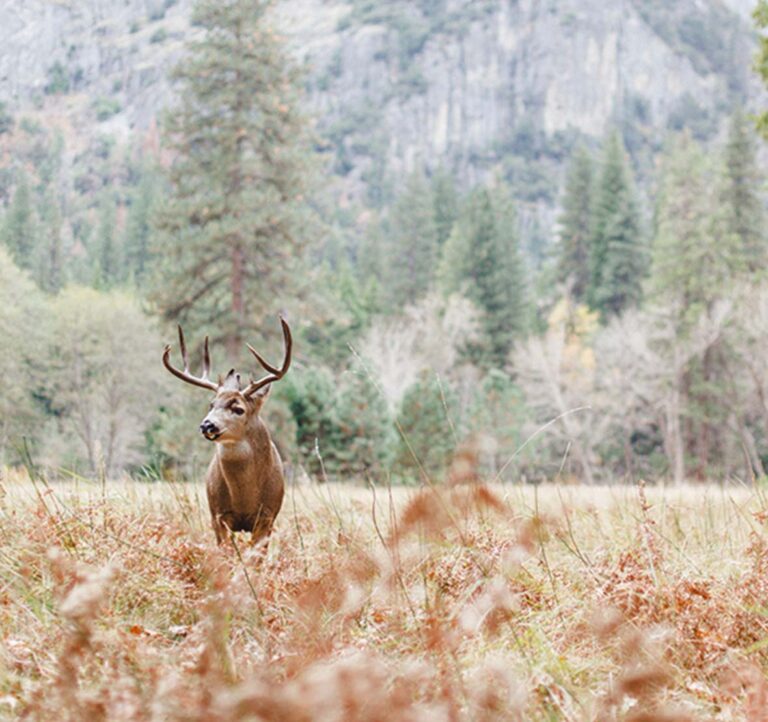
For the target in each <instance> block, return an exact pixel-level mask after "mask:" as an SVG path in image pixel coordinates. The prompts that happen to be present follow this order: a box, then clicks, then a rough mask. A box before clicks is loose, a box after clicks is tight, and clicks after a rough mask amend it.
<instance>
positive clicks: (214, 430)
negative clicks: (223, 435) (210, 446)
mask: <svg viewBox="0 0 768 722" xmlns="http://www.w3.org/2000/svg"><path fill="white" fill-rule="evenodd" d="M200 431H201V432H202V433H204V434H218V433H219V429H218V427H217V426H216V424H212V423H211V422H210V421H203V423H202V424H200Z"/></svg>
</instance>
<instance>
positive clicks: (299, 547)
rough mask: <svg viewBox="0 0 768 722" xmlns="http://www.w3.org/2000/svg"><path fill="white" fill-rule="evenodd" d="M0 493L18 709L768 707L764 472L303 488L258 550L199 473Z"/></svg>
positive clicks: (589, 714)
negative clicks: (617, 481)
mask: <svg viewBox="0 0 768 722" xmlns="http://www.w3.org/2000/svg"><path fill="white" fill-rule="evenodd" d="M1 498H2V525H1V526H0V620H1V621H0V625H1V626H2V638H3V648H2V659H1V661H0V664H1V666H0V710H2V716H3V717H4V718H9V719H13V718H18V717H21V718H25V719H72V720H82V719H88V720H100V719H103V720H144V719H156V720H182V719H184V720H190V719H194V720H240V719H242V720H246V719H247V720H310V719H322V720H400V719H403V720H418V719H429V720H492V719H519V720H539V719H541V720H550V719H552V720H554V719H557V720H559V719H563V720H591V719H601V720H652V719H658V720H661V719H680V720H682V719H697V720H707V719H722V720H742V719H743V720H763V719H766V707H768V687H767V686H766V684H765V681H764V677H763V674H762V667H763V666H764V665H765V663H766V658H765V653H764V650H765V649H766V648H767V647H766V644H767V643H768V616H767V615H766V610H765V608H764V605H765V603H766V600H767V599H768V543H766V536H765V529H764V522H765V520H766V519H767V518H768V503H767V502H766V499H765V498H764V497H763V496H762V494H761V493H759V492H758V491H753V490H747V489H738V488H728V489H723V488H719V487H701V488H682V489H666V490H664V489H653V488H649V489H646V490H642V489H638V488H628V487H612V488H605V487H604V488H583V487H541V488H538V489H536V488H533V487H509V486H508V487H494V488H486V487H480V486H466V487H457V488H454V489H452V490H449V489H441V490H439V492H436V491H432V490H426V491H421V492H418V491H415V490H407V489H404V488H395V489H392V490H391V492H390V491H389V490H387V489H382V488H379V489H377V490H376V494H375V496H374V494H373V493H372V491H371V490H368V489H365V488H363V487H352V486H331V485H327V486H311V487H310V486H303V487H293V488H291V489H290V490H289V493H288V495H287V496H286V502H285V505H284V508H283V512H282V515H281V517H280V518H279V521H278V524H277V528H276V532H275V534H274V535H273V539H272V542H271V545H270V548H269V552H268V557H267V559H266V561H264V562H263V563H261V564H260V563H259V555H258V553H257V551H256V550H252V549H249V548H248V546H247V539H246V538H244V537H238V539H237V541H236V544H237V550H234V549H233V548H231V547H230V548H226V549H217V547H216V546H215V544H214V543H213V534H212V532H211V531H210V529H209V528H208V526H207V508H206V507H205V501H204V493H203V490H202V488H201V487H199V486H195V485H192V484H188V485H172V484H154V485H149V484H139V483H133V482H126V483H120V484H118V483H108V484H105V485H100V484H97V483H84V482H80V483H71V484H62V485H56V486H53V487H47V486H45V485H42V484H41V483H38V484H32V483H30V482H29V481H27V480H24V479H21V478H15V477H11V476H7V477H6V478H4V480H3V486H2V497H1ZM664 715H666V716H664Z"/></svg>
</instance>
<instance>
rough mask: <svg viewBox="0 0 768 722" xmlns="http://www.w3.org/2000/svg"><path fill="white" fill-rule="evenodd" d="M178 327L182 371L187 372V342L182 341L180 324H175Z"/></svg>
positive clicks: (182, 331)
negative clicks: (182, 362)
mask: <svg viewBox="0 0 768 722" xmlns="http://www.w3.org/2000/svg"><path fill="white" fill-rule="evenodd" d="M177 326H178V329H179V346H180V347H181V360H182V361H184V373H185V374H188V373H189V355H188V354H187V344H185V343H184V330H183V329H182V328H181V324H180V323H179V324H177Z"/></svg>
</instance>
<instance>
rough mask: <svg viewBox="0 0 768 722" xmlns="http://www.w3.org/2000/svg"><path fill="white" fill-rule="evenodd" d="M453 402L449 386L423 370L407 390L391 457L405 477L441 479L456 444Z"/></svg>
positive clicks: (419, 480) (399, 412) (396, 468)
mask: <svg viewBox="0 0 768 722" xmlns="http://www.w3.org/2000/svg"><path fill="white" fill-rule="evenodd" d="M455 406H456V400H455V398H454V396H453V394H452V393H451V390H450V388H448V387H447V386H446V385H445V384H443V383H441V382H440V380H439V379H438V378H437V377H436V376H435V375H434V374H432V373H428V372H424V373H422V375H421V376H420V377H419V379H418V381H416V383H415V384H413V386H411V387H410V388H409V389H408V390H407V391H406V393H405V396H404V397H403V400H402V402H401V404H400V409H399V411H398V414H397V430H398V442H397V444H396V446H395V459H394V465H395V470H396V471H397V472H398V473H399V474H400V475H401V476H402V477H403V479H404V480H405V481H408V482H412V483H418V482H422V483H423V482H424V481H430V482H434V481H440V480H441V477H442V475H443V473H444V472H445V470H446V468H447V466H448V463H449V462H450V460H451V455H452V454H453V450H454V448H455V446H456V439H455V436H454V434H455V430H454V427H453V423H454V422H455ZM425 476H426V479H425V478H424V477H425Z"/></svg>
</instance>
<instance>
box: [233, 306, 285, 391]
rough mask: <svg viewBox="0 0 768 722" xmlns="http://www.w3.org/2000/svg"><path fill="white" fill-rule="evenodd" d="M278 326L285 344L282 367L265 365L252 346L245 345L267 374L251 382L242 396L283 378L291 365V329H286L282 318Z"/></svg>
mask: <svg viewBox="0 0 768 722" xmlns="http://www.w3.org/2000/svg"><path fill="white" fill-rule="evenodd" d="M280 324H281V325H282V327H283V341H284V342H285V355H284V356H283V365H282V366H281V367H280V368H277V367H276V366H272V364H270V363H267V362H266V361H265V360H264V359H263V358H262V357H261V355H260V354H259V352H258V351H256V349H255V348H253V346H251V345H250V344H249V343H247V344H245V345H246V346H247V347H248V350H249V351H250V352H251V353H252V354H253V355H254V356H255V357H256V360H257V361H258V362H259V363H260V364H261V365H262V366H263V367H264V369H265V370H266V371H268V372H269V374H268V375H267V376H265V377H264V378H262V379H259V380H258V381H251V383H250V384H249V385H248V387H247V388H246V389H244V391H243V396H246V397H248V396H252V395H253V394H255V393H256V392H257V391H258V390H259V389H261V388H264V386H266V385H267V384H271V383H272V382H273V381H277V380H278V379H281V378H283V376H285V373H286V371H288V367H289V366H290V365H291V347H292V346H293V340H292V339H291V329H290V328H289V327H288V323H287V322H286V320H285V319H284V318H283V317H282V316H281V317H280Z"/></svg>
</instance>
